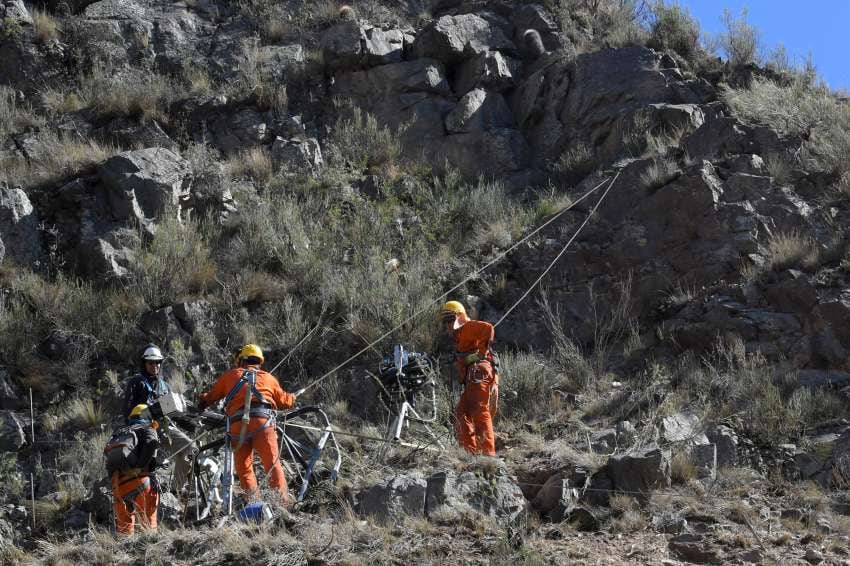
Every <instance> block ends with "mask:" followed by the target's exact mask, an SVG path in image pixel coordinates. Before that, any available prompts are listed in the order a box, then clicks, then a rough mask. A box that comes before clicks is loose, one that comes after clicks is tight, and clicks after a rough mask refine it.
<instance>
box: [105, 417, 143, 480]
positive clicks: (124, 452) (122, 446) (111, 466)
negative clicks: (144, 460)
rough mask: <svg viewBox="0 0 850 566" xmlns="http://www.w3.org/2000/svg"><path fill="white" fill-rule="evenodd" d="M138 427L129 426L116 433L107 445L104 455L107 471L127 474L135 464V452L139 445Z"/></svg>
mask: <svg viewBox="0 0 850 566" xmlns="http://www.w3.org/2000/svg"><path fill="white" fill-rule="evenodd" d="M135 429H136V427H132V426H127V427H123V428H120V429H118V430H117V431H115V432H114V433H113V434H112V436H111V437H110V438H109V441H108V442H107V443H106V447H105V448H104V449H103V454H104V456H105V457H106V471H107V472H109V473H110V474H112V473H114V472H126V471H127V470H129V469H130V468H132V467H133V465H134V464H135V458H133V452H134V451H135V450H136V446H138V444H139V436H138V434H137V433H136V430H135Z"/></svg>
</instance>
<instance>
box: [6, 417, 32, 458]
mask: <svg viewBox="0 0 850 566" xmlns="http://www.w3.org/2000/svg"><path fill="white" fill-rule="evenodd" d="M26 441H27V437H26V435H25V434H24V429H23V426H22V425H21V421H20V420H19V419H18V417H16V416H15V414H14V413H12V412H11V411H0V452H16V451H17V450H18V449H19V448H20V447H21V446H23V445H24V444H26Z"/></svg>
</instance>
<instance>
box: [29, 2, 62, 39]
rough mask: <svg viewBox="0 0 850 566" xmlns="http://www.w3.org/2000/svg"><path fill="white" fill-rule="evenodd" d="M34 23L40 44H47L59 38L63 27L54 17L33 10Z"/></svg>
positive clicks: (36, 37) (36, 36)
mask: <svg viewBox="0 0 850 566" xmlns="http://www.w3.org/2000/svg"><path fill="white" fill-rule="evenodd" d="M32 21H33V27H34V28H35V39H36V41H38V42H39V43H47V42H49V41H53V40H54V39H58V38H59V32H60V31H61V27H60V26H59V22H58V21H57V20H56V18H54V17H53V16H52V15H50V14H48V13H47V12H44V11H42V10H33V11H32Z"/></svg>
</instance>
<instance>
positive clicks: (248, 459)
mask: <svg viewBox="0 0 850 566" xmlns="http://www.w3.org/2000/svg"><path fill="white" fill-rule="evenodd" d="M247 369H252V370H254V371H255V372H256V388H257V391H259V392H260V394H261V395H262V396H263V399H265V402H266V403H268V404H269V405H273V407H271V408H273V409H277V410H280V409H289V408H290V407H293V406H294V405H295V396H294V395H292V394H291V393H287V392H286V391H284V390H283V388H282V387H281V386H280V383H278V381H277V379H276V378H275V377H274V376H273V375H272V374H270V373H268V372H267V371H263V370H261V369H260V368H259V367H258V366H247V367H246V368H234V369H230V370H227V371H226V372H224V373H223V374H221V376H220V377H219V378H218V381H216V382H215V384H214V385H213V386H212V389H210V390H209V391H208V392H206V393H204V394H202V395H201V401H202V402H203V403H204V404H206V405H210V404H212V403H215V402H216V401H218V400H220V399H224V398H225V397H226V396H227V394H228V393H230V391H231V390H232V389H233V387H234V386H235V385H236V383H237V382H238V381H239V379H241V377H242V373H243V372H244V371H245V370H247ZM249 391H250V386H249V385H248V384H247V383H246V384H245V385H243V386H242V387H241V388H240V390H239V391H238V392H237V393H236V395H234V396H233V399H231V400H230V402H229V403H228V404H227V406H226V407H225V408H224V410H225V412H226V413H227V414H228V416H230V417H233V416H234V415H237V414H239V413H241V412H242V410H243V409H244V407H245V395H246V393H248V392H249ZM259 405H260V402H259V400H258V399H256V397H255V398H254V399H253V400H252V402H251V406H252V407H257V406H259ZM267 423H268V419H266V418H265V417H256V416H252V417H251V420H250V421H248V434H247V435H246V438H245V442H244V444H243V445H242V447H240V448H239V449H238V450H237V444H238V443H239V432H240V430H241V428H242V422H241V421H240V420H239V419H234V420H233V422H232V423H231V425H230V434H231V436H232V438H233V440H232V443H233V449H234V450H235V453H234V454H233V467H234V469H235V470H236V475H238V476H239V483H240V485H241V486H242V489H243V490H245V492H247V493H251V492H255V491H256V490H257V476H256V475H255V474H254V450H256V451H257V452H258V453H259V455H260V460H261V461H262V463H263V468H264V469H265V470H266V473H267V474H268V475H269V485H270V486H272V487H275V488H277V490H278V491H279V492H280V495H281V498H282V499H283V501H284V502H288V501H289V492H288V490H287V487H286V477H285V476H284V475H283V467H282V466H281V465H280V459H279V458H278V444H277V431H275V428H274V426H267V427H266V428H263V426H265V425H266V424H267ZM260 429H262V430H260ZM257 431H259V432H257Z"/></svg>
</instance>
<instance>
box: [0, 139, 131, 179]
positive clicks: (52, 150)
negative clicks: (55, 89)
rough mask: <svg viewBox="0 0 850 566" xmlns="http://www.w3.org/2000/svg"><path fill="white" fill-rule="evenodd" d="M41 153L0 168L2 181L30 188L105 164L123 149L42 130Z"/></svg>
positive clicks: (39, 144) (39, 143) (39, 142)
mask: <svg viewBox="0 0 850 566" xmlns="http://www.w3.org/2000/svg"><path fill="white" fill-rule="evenodd" d="M38 147H39V150H38V153H37V154H36V155H33V156H31V158H30V159H29V161H23V160H19V161H13V162H11V163H7V164H5V167H0V181H4V180H5V181H8V182H13V183H19V184H21V185H23V186H24V187H29V186H33V185H37V184H41V183H47V182H53V181H57V180H59V179H62V178H65V177H69V176H71V175H76V174H78V173H80V172H81V171H83V170H85V169H87V168H88V167H91V166H92V165H95V164H97V163H101V162H103V161H104V160H106V159H108V158H109V157H112V156H113V155H115V154H116V153H118V152H119V151H120V149H119V148H117V147H115V146H112V145H109V144H101V143H99V142H97V141H94V140H92V139H85V138H82V139H81V138H78V137H75V136H71V135H65V134H61V135H56V134H53V133H52V132H42V133H40V134H39V135H38Z"/></svg>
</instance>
